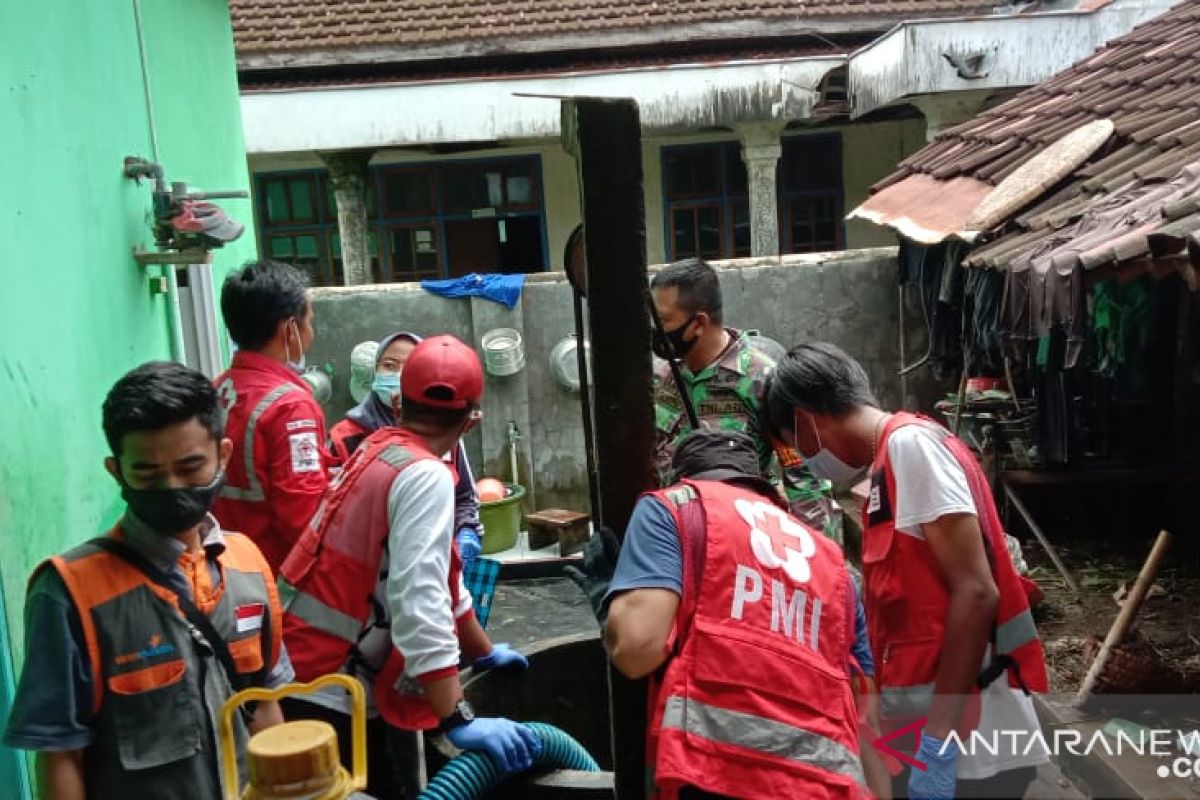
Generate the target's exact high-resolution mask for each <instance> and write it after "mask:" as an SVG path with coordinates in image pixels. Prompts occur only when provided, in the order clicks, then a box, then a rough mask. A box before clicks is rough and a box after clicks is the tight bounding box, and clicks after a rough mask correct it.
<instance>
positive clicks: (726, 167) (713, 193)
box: [662, 142, 750, 261]
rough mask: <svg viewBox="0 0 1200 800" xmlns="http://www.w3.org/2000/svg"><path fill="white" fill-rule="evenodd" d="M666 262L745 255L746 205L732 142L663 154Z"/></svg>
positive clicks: (736, 150)
mask: <svg viewBox="0 0 1200 800" xmlns="http://www.w3.org/2000/svg"><path fill="white" fill-rule="evenodd" d="M662 180H663V201H664V202H663V226H664V232H665V234H666V242H667V247H666V250H667V260H669V261H677V260H679V259H681V258H690V257H693V256H699V257H701V258H737V257H740V256H748V255H750V199H749V189H748V184H747V180H746V167H745V165H744V164H743V163H742V156H741V150H740V145H739V144H738V143H737V142H718V143H715V144H701V145H683V146H672V147H664V148H663V149H662Z"/></svg>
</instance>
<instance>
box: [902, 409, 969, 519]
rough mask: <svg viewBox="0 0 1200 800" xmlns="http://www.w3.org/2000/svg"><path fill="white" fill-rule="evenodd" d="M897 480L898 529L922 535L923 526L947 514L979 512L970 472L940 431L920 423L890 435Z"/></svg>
mask: <svg viewBox="0 0 1200 800" xmlns="http://www.w3.org/2000/svg"><path fill="white" fill-rule="evenodd" d="M888 460H889V461H890V462H891V466H892V475H893V476H894V477H895V481H896V499H895V506H894V507H895V512H896V515H895V516H896V530H898V531H901V532H903V533H907V534H909V535H911V536H916V537H918V538H921V537H923V536H924V534H922V532H921V526H922V525H924V524H925V523H928V522H934V521H935V520H937V519H938V518H940V517H944V516H946V515H947V514H962V513H966V514H976V513H977V512H976V510H975V501H974V499H973V498H972V497H971V489H970V487H969V486H968V485H967V475H966V473H965V472H963V468H962V465H960V464H959V463H958V461H957V460H956V459H955V458H954V454H953V453H951V452H950V451H949V450H948V449H946V446H945V445H944V444H942V443H941V442H940V441H939V440H938V438H937V434H935V433H934V432H933V431H928V430H925V429H924V428H923V427H921V426H920V425H905V426H903V427H901V428H897V429H896V431H895V432H894V433H893V434H892V435H891V436H890V437H888Z"/></svg>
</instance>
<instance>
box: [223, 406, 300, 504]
mask: <svg viewBox="0 0 1200 800" xmlns="http://www.w3.org/2000/svg"><path fill="white" fill-rule="evenodd" d="M298 388H299V387H298V386H296V385H295V384H292V383H283V384H280V385H279V386H276V387H275V388H274V389H272V390H271V391H269V392H267V394H266V395H264V396H263V399H262V400H259V401H258V405H256V406H255V407H254V411H252V412H251V413H250V418H249V419H248V420H246V434H245V436H244V437H243V438H242V450H243V453H242V455H243V460H244V461H245V464H246V480H247V482H249V484H250V486H249V488H247V489H240V488H238V487H236V486H230V485H229V484H226V485H224V486H222V487H221V497H224V498H225V499H227V500H241V501H244V502H246V503H261V502H262V501H263V500H264V499H266V495H265V494H264V493H263V487H262V483H261V482H260V481H259V480H258V474H257V473H256V472H255V471H254V431H255V430H256V429H257V428H258V420H259V418H260V417H261V416H262V415H263V414H265V413H267V409H268V408H270V407H271V405H272V404H273V403H274V402H275V401H276V400H278V399H279V398H281V397H283V396H284V395H285V394H287V393H288V392H291V391H294V390H296V389H298Z"/></svg>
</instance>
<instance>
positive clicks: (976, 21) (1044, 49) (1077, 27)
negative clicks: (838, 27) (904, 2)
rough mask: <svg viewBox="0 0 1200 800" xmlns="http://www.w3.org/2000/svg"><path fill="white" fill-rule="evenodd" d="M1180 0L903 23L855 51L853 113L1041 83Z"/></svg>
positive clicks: (1116, 1)
mask: <svg viewBox="0 0 1200 800" xmlns="http://www.w3.org/2000/svg"><path fill="white" fill-rule="evenodd" d="M1178 2H1179V0H1113V2H1111V3H1108V4H1106V5H1104V6H1102V7H1100V8H1096V9H1094V10H1082V11H1053V12H1045V13H1035V14H996V15H993V16H988V17H970V18H962V19H941V20H920V21H915V22H904V23H901V24H900V25H897V26H896V27H895V28H893V29H892V30H891V31H890V32H888V33H887V34H885V35H883V36H880V37H879V38H878V39H876V40H875V41H874V42H872V43H871V44H869V45H866V46H865V47H863V48H861V49H859V50H857V51H856V52H855V53H853V54H852V55H851V56H850V76H849V80H850V97H851V116H852V117H860V116H862V115H864V114H868V113H870V112H871V111H874V110H876V109H878V108H883V107H884V106H889V105H892V104H894V103H897V102H901V101H905V100H906V98H909V97H913V96H917V95H926V94H937V93H943V92H951V93H953V92H964V91H981V90H987V91H995V90H998V89H1010V88H1015V87H1023V86H1032V85H1033V84H1035V83H1041V82H1042V81H1044V80H1046V79H1047V78H1049V77H1050V76H1052V75H1054V74H1055V73H1058V72H1061V71H1062V70H1064V69H1066V68H1067V67H1070V66H1071V65H1072V64H1074V63H1076V62H1077V61H1080V60H1082V59H1084V58H1086V57H1087V56H1089V55H1091V54H1092V52H1093V51H1094V50H1095V49H1096V48H1098V47H1100V46H1101V45H1102V44H1104V43H1105V42H1107V41H1108V40H1109V39H1113V38H1115V37H1117V36H1120V35H1122V34H1124V33H1126V32H1128V31H1129V30H1130V29H1131V28H1133V27H1134V26H1135V25H1138V24H1139V23H1142V22H1145V21H1146V20H1149V19H1152V18H1153V17H1156V16H1158V15H1159V14H1162V13H1163V12H1165V11H1167V10H1168V9H1169V8H1171V6H1173V5H1175V4H1176V3H1178ZM1093 5H1094V4H1093Z"/></svg>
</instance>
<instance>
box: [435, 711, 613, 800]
mask: <svg viewBox="0 0 1200 800" xmlns="http://www.w3.org/2000/svg"><path fill="white" fill-rule="evenodd" d="M525 725H526V726H527V727H529V729H530V730H532V731H533V732H534V733H535V734H537V736H538V738H539V739H541V740H542V753H541V755H539V756H538V758H537V760H536V761H534V762H533V768H534V769H536V768H538V767H543V768H545V767H549V768H551V769H575V770H581V771H583V772H599V771H600V765H599V764H597V763H596V760H595V759H594V758H592V757H591V755H589V754H588V751H587V750H584V749H583V745H581V744H579V742H577V741H575V740H574V739H573V738H571V736H570V734H568V733H566V732H565V731H562V730H559V729H558V728H556V727H554V726H553V725H547V724H545V723H543V722H527V723H525ZM505 777H507V776H505V775H504V774H503V773H501V772H500V770H499V769H498V768H497V767H496V765H495V763H494V762H493V761H492V759H490V758H489V757H488V756H487V755H486V754H485V753H478V752H474V751H466V752H464V753H461V754H459V755H458V756H456V757H455V758H454V759H452V760H451V761H450V763H449V764H447V765H446V766H444V767H442V769H441V770H440V771H439V772H438V774H437V775H436V776H435V777H434V779H433V780H432V781H430V782H429V785H428V786H426V787H425V791H423V792H421V794H420V795H419V800H479V798H482V797H485V796H487V793H488V792H489V791H491V790H492V788H494V787H495V786H496V784H498V783H500V781H502V780H504V778H505Z"/></svg>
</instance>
